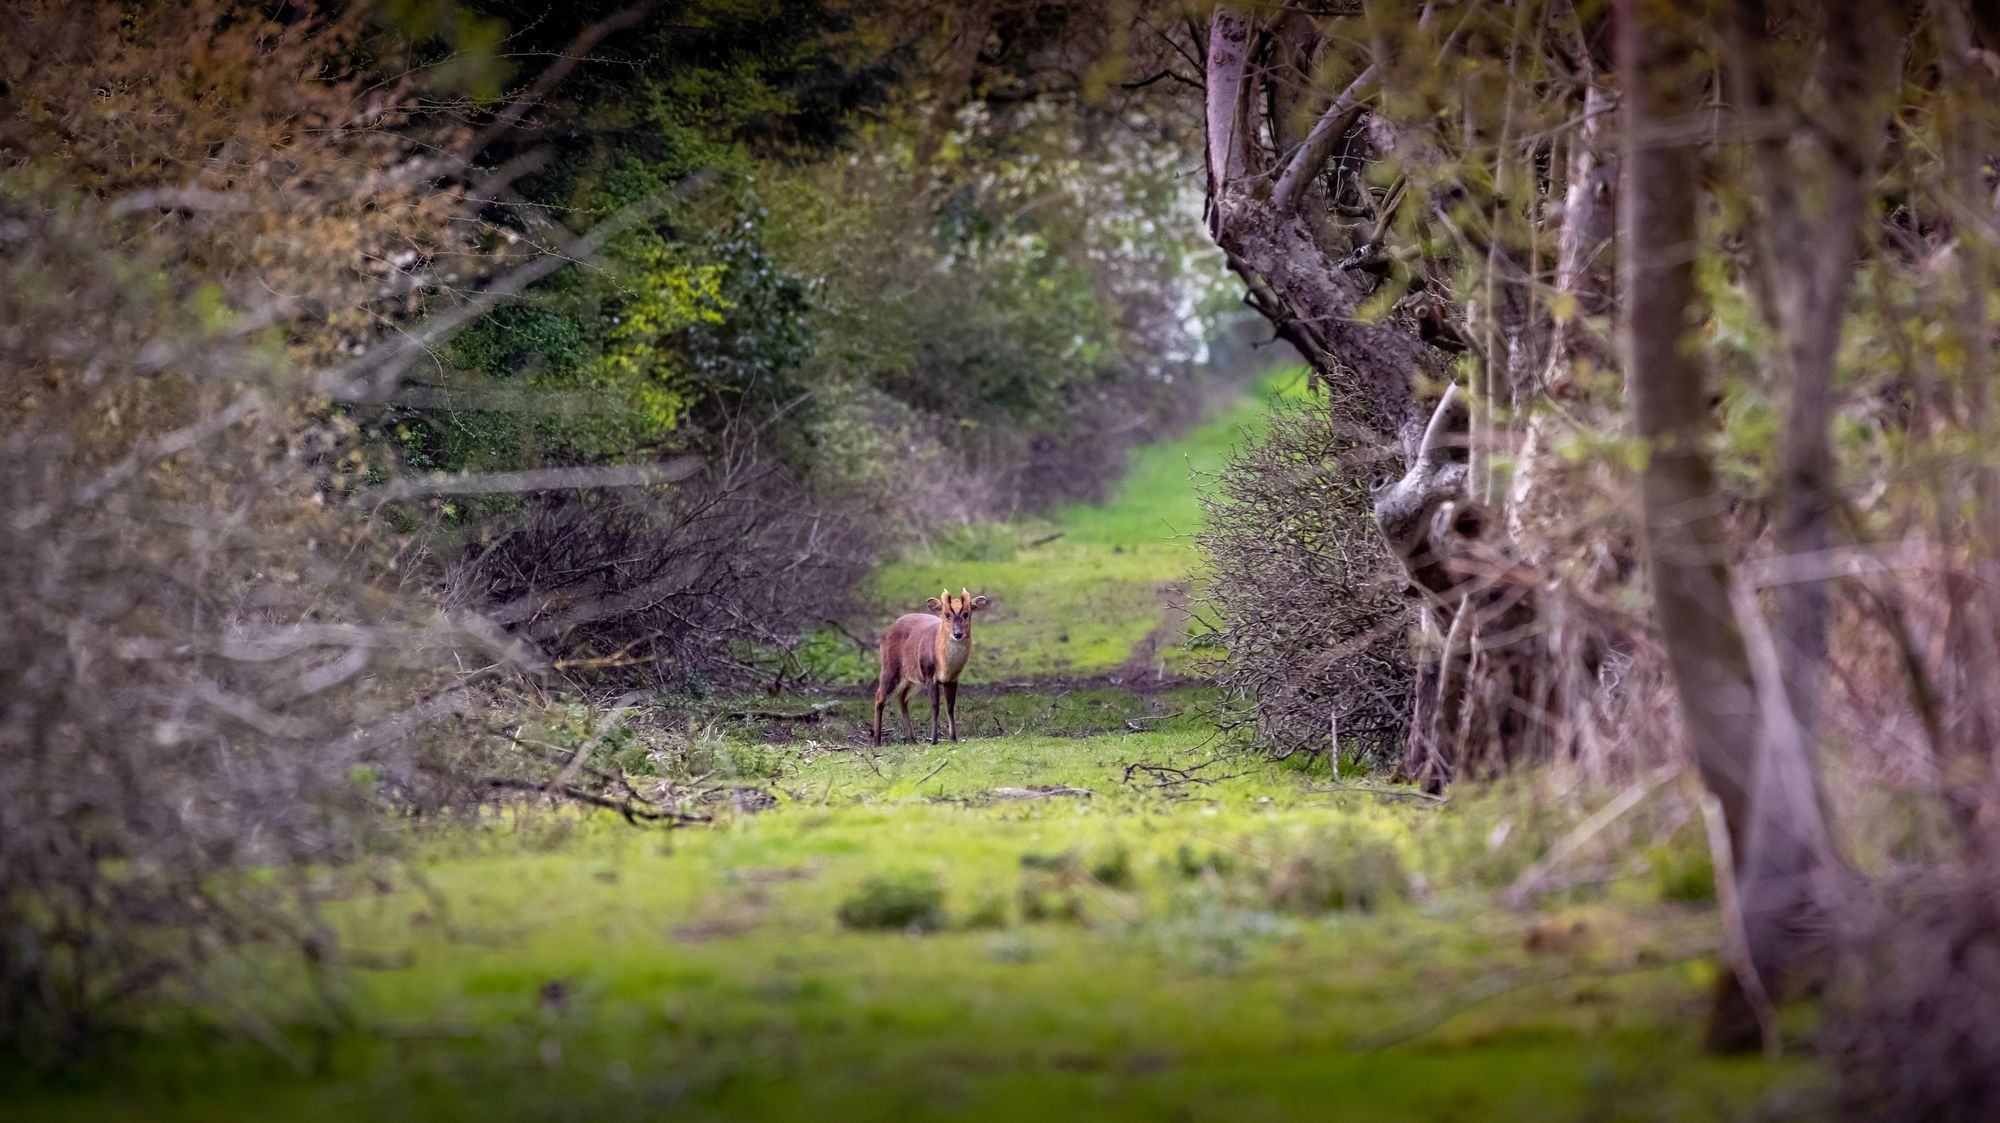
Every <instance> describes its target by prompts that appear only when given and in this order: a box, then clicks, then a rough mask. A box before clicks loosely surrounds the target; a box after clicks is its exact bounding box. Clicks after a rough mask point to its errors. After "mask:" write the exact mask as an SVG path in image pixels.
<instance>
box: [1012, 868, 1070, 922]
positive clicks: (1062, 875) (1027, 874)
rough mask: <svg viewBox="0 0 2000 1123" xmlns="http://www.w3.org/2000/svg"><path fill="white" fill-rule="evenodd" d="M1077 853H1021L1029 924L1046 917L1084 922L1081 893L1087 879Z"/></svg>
mask: <svg viewBox="0 0 2000 1123" xmlns="http://www.w3.org/2000/svg"><path fill="white" fill-rule="evenodd" d="M1084 876H1085V875H1084V871H1083V865H1082V863H1081V862H1079V861H1078V860H1077V855H1076V852H1075V851H1073V850H1064V851H1062V852H1060V853H1056V854H1036V853H1028V854H1023V855H1021V887H1020V890H1019V892H1018V894H1017V895H1018V897H1019V898H1020V906H1021V919H1022V920H1025V921H1027V922H1029V923H1031V924H1032V923H1036V922H1038V921H1043V920H1055V921H1080V920H1082V919H1083V915H1084V911H1083V899H1082V897H1081V896H1080V895H1079V894H1078V889H1079V886H1080V883H1081V882H1082V880H1083V878H1084Z"/></svg>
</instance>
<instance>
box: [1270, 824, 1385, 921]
mask: <svg viewBox="0 0 2000 1123" xmlns="http://www.w3.org/2000/svg"><path fill="white" fill-rule="evenodd" d="M1268 888H1269V891H1270V894H1271V903H1272V905H1273V906H1275V907H1276V908H1278V909H1281V910H1283V911H1286V912H1292V913H1301V914H1304V915H1308V916H1310V915H1317V914H1319V913H1325V912H1363V913H1367V912H1374V911H1376V910H1377V909H1379V908H1381V907H1383V906H1384V905H1387V904H1390V903H1393V902H1397V901H1402V900H1405V899H1407V898H1408V897H1409V892H1410V883H1409V879H1408V878H1407V877H1405V876H1404V874H1403V864H1402V861H1401V859H1399V858H1398V857H1397V855H1396V849H1395V847H1394V846H1392V845H1390V844H1389V842H1388V841H1387V840H1385V839H1383V838H1380V837H1378V836H1376V835H1374V834H1372V833H1369V832H1367V831H1363V830H1358V829H1354V828H1347V827H1343V828H1339V829H1335V830H1329V831H1323V832H1321V833H1320V834H1318V835H1317V836H1315V837H1313V838H1312V839H1311V840H1309V841H1308V842H1307V843H1306V844H1305V845H1303V846H1300V847H1299V848H1297V849H1296V850H1294V851H1293V852H1291V853H1290V854H1289V855H1287V856H1286V857H1284V858H1283V859H1282V860H1280V861H1279V862H1278V864H1277V866H1276V868H1275V869H1274V870H1273V871H1272V873H1271V876H1270V880H1269V882H1268Z"/></svg>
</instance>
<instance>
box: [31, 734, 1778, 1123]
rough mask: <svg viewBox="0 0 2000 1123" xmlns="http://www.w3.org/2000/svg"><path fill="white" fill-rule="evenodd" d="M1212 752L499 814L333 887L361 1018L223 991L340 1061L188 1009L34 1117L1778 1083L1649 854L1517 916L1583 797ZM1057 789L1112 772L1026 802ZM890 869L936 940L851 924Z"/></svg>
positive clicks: (1328, 1096) (1111, 743)
mask: <svg viewBox="0 0 2000 1123" xmlns="http://www.w3.org/2000/svg"><path fill="white" fill-rule="evenodd" d="M1190 742H1191V737H1190V733H1189V732H1188V731H1187V730H1183V729H1170V730H1167V731H1163V732H1149V733H1141V734H1133V733H1128V734H1123V735H1119V734H1107V735H1099V736H1091V737H1077V736H1065V735H1060V734H1054V733H1051V732H1050V731H1048V730H1041V729H1037V730H1032V731H1026V732H1020V733H1015V734H1011V735H1009V736H1007V737H1004V738H1000V737H996V738H982V739H978V740H970V741H966V742H963V743H961V744H960V745H958V746H956V747H952V746H949V745H946V746H939V747H935V748H933V747H931V746H928V745H919V746H903V745H895V746H886V747H884V748H883V749H881V750H874V749H869V748H861V747H853V746H848V745H845V744H839V745H834V744H821V743H817V742H811V741H798V742H793V743H790V744H788V745H785V746H781V747H780V748H781V749H782V750H783V751H782V753H781V754H780V756H781V759H782V764H781V765H780V767H779V768H778V769H777V772H776V777H775V779H774V781H773V784H772V786H773V788H774V790H776V791H777V792H779V793H780V798H781V801H782V802H781V804H780V806H779V807H778V808H776V809H774V810H771V811H767V812H764V813H762V814H755V815H752V814H728V815H726V816H725V819H724V821H723V822H722V823H720V824H718V825H716V826H713V827H710V828H704V829H699V830H690V831H683V832H677V833H662V832H640V831H634V830H632V829H630V828H627V827H625V826H623V825H622V824H618V823H616V822H615V821H613V820H611V819H610V818H608V817H604V816H579V815H572V814H553V813H549V812H546V811H523V812H520V813H511V814H507V815H500V816H495V817H494V818H493V819H491V820H490V821H489V822H487V823H486V824H484V825H483V826H481V827H479V828H477V829H469V830H461V831H458V832H455V833H453V834H452V835H450V836H448V837H446V838H442V839H434V840H429V841H427V842H425V843H423V844H421V845H420V846H418V847H417V848H416V850H415V852H414V857H415V859H416V862H417V866H418V869H419V870H420V871H421V872H422V874H423V876H424V878H425V880H426V881H428V882H429V884H430V886H431V889H432V892H431V893H430V894H424V893H417V892H413V891H409V890H399V891H392V892H386V893H384V892H378V891H375V890H373V889H371V888H369V887H368V886H367V885H366V883H365V882H360V881H357V882H355V883H353V884H345V883H343V884H341V885H340V886H339V887H338V888H339V889H340V890H341V891H342V892H343V893H345V894H347V895H344V896H341V899H338V900H335V901H333V902H332V903H330V904H329V905H328V906H327V917H328V919H329V921H330V922H331V923H333V924H334V925H335V926H336V927H337V928H338V929H340V930H341V932H342V933H343V935H344V936H345V938H346V940H347V942H348V944H349V946H351V947H354V948H357V949H363V950H365V951H367V952H368V953H369V954H370V955H371V956H373V957H374V958H375V959H376V960H377V961H379V962H382V963H388V964H393V965H394V967H393V969H389V970H361V971H355V972H352V973H351V974H350V976H349V977H348V978H347V980H346V981H345V982H344V984H343V985H342V989H341V1001H342V1004H343V1006H344V1007H345V1008H346V1009H347V1010H349V1011H350V1012H351V1014H352V1016H353V1018H354V1023H353V1025H352V1026H351V1027H350V1028H348V1029H345V1030H341V1031H338V1032H335V1033H333V1034H332V1035H330V1036H324V1037H322V1036H317V1035H316V1034H315V1033H313V1032H310V1031H308V1030H307V1029H305V1028H304V1027H305V1026H306V1025H308V1024H309V1012H310V1011H311V1010H313V1009H314V1003H313V1001H312V1000H311V999H310V997H309V996H308V994H307V993H306V992H305V990H304V988H303V984H302V982H301V981H299V980H296V979H289V978H288V977H287V976H284V975H278V976H275V981H274V978H273V977H265V976H258V977H254V978H253V977H247V976H246V977H243V978H240V979H228V978H219V979H217V980H216V982H217V984H218V985H220V986H223V987H225V988H236V989H237V990H238V992H239V993H240V992H246V991H247V992H250V993H256V994H260V995H262V996H263V998H262V999H261V1000H260V1002H259V1005H261V1006H263V1007H264V1008H265V1009H266V1010H267V1011H268V1012H270V1013H272V1014H274V1015H275V1016H276V1017H277V1019H278V1021H279V1023H280V1024H285V1025H292V1026H295V1027H298V1028H294V1029H293V1030H291V1031H290V1033H289V1037H290V1039H291V1040H292V1041H293V1042H294V1044H295V1046H296V1048H297V1049H298V1050H299V1053H300V1055H301V1056H302V1057H304V1058H307V1059H308V1063H309V1064H316V1065H318V1066H319V1068H318V1070H317V1071H311V1070H310V1069H309V1070H308V1071H307V1072H306V1073H303V1074H301V1073H299V1072H296V1071H293V1070H291V1069H290V1068H289V1067H287V1066H286V1065H285V1064H284V1063H282V1062H280V1061H279V1060H278V1059H277V1058H276V1057H274V1056H273V1055H271V1054H269V1053H268V1052H263V1051H260V1050H259V1049H258V1048H257V1047H253V1046H232V1047H229V1048H226V1049H221V1050H219V1051H218V1049H217V1047H216V1045H215V1044H214V1043H213V1042H211V1041H208V1040H206V1039H205V1038H203V1037H201V1036H200V1035H197V1034H187V1035H182V1036H179V1037H170V1038H169V1039H168V1044H166V1045H154V1046H152V1047H150V1048H148V1049H145V1050H141V1051H137V1052H135V1053H134V1054H133V1055H131V1056H129V1057H127V1058H126V1059H125V1060H124V1062H123V1063H124V1065H125V1066H127V1067H125V1068H124V1070H123V1071H121V1072H119V1074H118V1075H117V1076H116V1077H115V1078H113V1079H110V1080H92V1081H80V1082H77V1083H72V1084H69V1085H58V1086H55V1087H50V1088H43V1089H40V1090H38V1091H36V1092H34V1093H33V1094H32V1095H28V1094H26V1092H25V1090H23V1089H18V1088H17V1089H10V1090H9V1094H10V1098H12V1099H13V1100H14V1102H15V1103H16V1104H17V1106H19V1107H21V1108H23V1113H22V1114H20V1115H17V1116H14V1117H16V1118H36V1119H94V1118H107V1117H110V1116H111V1115H112V1114H115V1115H116V1116H118V1117H121V1118H158V1119H215V1120H220V1119H262V1118H270V1117H282V1118H292V1119H300V1120H314V1119H342V1118H353V1117H371V1118H385V1119H402V1118H410V1119H419V1118H439V1117H471V1116H473V1115H478V1116H481V1117H484V1118H509V1119H511V1118H549V1119H567V1118H578V1119H583V1118H589V1119H623V1118H651V1117H657V1116H658V1115H659V1114H661V1113H667V1114H671V1115H673V1116H675V1117H680V1118H695V1119H745V1118H770V1119H779V1118H794V1117H797V1116H799V1115H800V1114H801V1113H804V1112H806V1111H808V1110H811V1111H812V1112H813V1113H815V1114H818V1115H824V1116H826V1117H830V1118H886V1117H897V1118H918V1119H930V1118H947V1117H950V1118H967V1117H970V1118H988V1119H1012V1118H1024V1117H1030V1116H1040V1115H1046V1114H1047V1113H1050V1112H1056V1113H1058V1114H1061V1115H1065V1116H1085V1115H1087V1116H1090V1117H1093V1118H1095V1117H1109V1118H1132V1119H1157V1118H1160V1117H1162V1116H1163V1115H1166V1114H1169V1113H1170V1112H1173V1111H1182V1112H1184V1113H1186V1117H1192V1118H1220V1117H1224V1116H1227V1117H1230V1118H1253V1119H1254V1118H1296V1117H1301V1116H1303V1115H1306V1114H1308V1113H1319V1112H1323V1111H1324V1110H1325V1109H1326V1105H1327V1103H1328V1102H1329V1100H1337V1101H1338V1102H1340V1103H1342V1104H1344V1105H1346V1106H1347V1107H1348V1108H1351V1109H1352V1114H1351V1115H1350V1116H1349V1117H1352V1118H1368V1119H1400V1118H1407V1119H1428V1118H1440V1117H1457V1118H1529V1117H1536V1118H1547V1117H1556V1118H1585V1117H1588V1118H1631V1119H1664V1118H1685V1117H1697V1116H1705V1115H1708V1114H1710V1113H1712V1112H1714V1111H1716V1110H1719V1109H1720V1108H1723V1107H1727V1106H1730V1105H1740V1104H1741V1103H1743V1102H1744V1101H1745V1099H1746V1098H1747V1097H1748V1096H1749V1095H1750V1094H1751V1093H1752V1092H1754V1091H1756V1090H1757V1089H1759V1088H1760V1087H1762V1086H1763V1085H1764V1084H1765V1083H1766V1082H1768V1081H1769V1080H1770V1079H1771V1077H1772V1075H1773V1073H1772V1070H1770V1069H1769V1068H1768V1067H1767V1066H1765V1065H1763V1064H1762V1062H1743V1061H1735V1062H1722V1061H1713V1060H1700V1059H1697V1057H1696V1054H1695V1049H1694V1029H1693V1026H1694V1025H1695V1023H1696V1018H1695V1015H1697V1013H1698V1011H1699V1009H1700V1006H1701V998H1702V995H1703V993H1704V987H1705V985H1706V983H1707V981H1708V978H1709V968H1708V967H1707V966H1706V965H1705V963H1704V962H1703V961H1702V960H1701V959H1699V958H1691V956H1697V955H1698V954H1699V953H1701V952H1703V951H1704V950H1705V949H1707V948H1708V947H1709V946H1710V945H1711V944H1712V941H1713V939H1714V931H1713V924H1712V922H1711V920H1710V918H1709V916H1708V913H1707V911H1706V910H1705V909H1703V908H1700V907H1698V906H1688V905H1681V904H1676V903H1673V902H1671V901H1665V900H1662V899H1661V898H1662V896H1663V893H1662V892H1661V890H1660V888H1659V884H1658V882H1657V881H1656V880H1654V879H1648V878H1645V877H1639V878H1636V879H1633V880H1631V881H1629V882H1623V883H1619V884H1617V885H1615V886H1614V887H1612V888H1611V889H1609V890H1601V891H1593V892H1590V893H1585V894H1573V895H1570V896H1568V897H1566V898H1563V899H1561V900H1559V901H1558V902H1557V904H1556V905H1555V906H1554V907H1552V908H1550V909H1547V910H1545V911H1542V912H1535V913H1519V914H1516V913H1508V912H1505V911H1500V910H1495V909H1494V908H1493V901H1492V898H1491V890H1492V888H1493V887H1495V886H1499V885H1503V884H1505V883H1507V882H1508V881H1511V880H1512V879H1513V878H1514V877H1515V876H1517V875H1518V874H1519V872H1520V870H1521V869H1523V868H1525V865H1526V864H1527V862H1528V861H1530V860H1531V859H1532V857H1533V855H1534V854H1536V853H1537V852H1539V851H1540V850H1541V849H1543V848H1545V847H1546V845H1547V843H1548V841H1549V838H1550V836H1551V835H1552V834H1553V832H1555V831H1556V830H1557V829H1559V828H1560V827H1562V826H1564V825H1565V824H1567V823H1569V822H1572V821H1573V816H1571V815H1570V814H1568V813H1565V812H1563V811H1561V810H1559V809H1557V808H1555V807H1547V808H1544V809H1543V811H1542V812H1541V813H1537V812H1536V811H1534V810H1528V811H1522V810H1520V809H1519V808H1520V806H1521V800H1520V799H1518V798H1506V799H1502V798H1500V797H1498V796H1497V795H1496V796H1494V797H1492V798H1488V799H1484V800H1479V799H1471V800H1468V801H1467V802H1466V803H1465V804H1464V805H1463V806H1447V807H1436V806H1433V805H1431V804H1429V803H1427V802H1424V801H1420V800H1411V799H1407V798H1399V797H1395V796H1386V797H1385V796H1381V795H1376V794H1372V793H1367V792H1356V791H1349V790H1329V789H1331V788H1333V786H1334V784H1335V783H1336V781H1335V779H1334V778H1333V777H1331V776H1330V775H1328V774H1327V773H1326V772H1325V770H1324V768H1323V767H1318V768H1297V767H1286V766H1284V765H1276V764H1270V763H1263V762H1257V763H1252V762H1246V761H1245V760H1244V759H1243V758H1241V757H1239V756H1236V755H1233V754H1231V753H1229V752H1228V751H1227V747H1226V746H1221V745H1210V746H1208V747H1205V748H1196V747H1193V746H1192V745H1191V743H1190ZM1134 762H1151V763H1155V764H1159V765H1163V766H1166V767H1170V768H1177V769H1183V770H1187V769H1192V770H1193V775H1195V776H1196V777H1202V778H1212V781H1211V782H1206V783H1203V782H1193V783H1177V782H1175V780H1176V776H1177V775H1178V774H1177V773H1168V772H1156V773H1146V772H1139V773H1137V774H1135V775H1134V776H1133V777H1132V779H1131V780H1130V782H1128V781H1127V766H1128V765H1130V764H1132V763H1134ZM1037 787H1060V788H1069V789H1082V790H1087V791H1089V792H1090V793H1092V794H1090V795H1062V796H1053V797H1049V798H1043V799H1024V798H1009V795H1010V794H1012V793H1010V792H1009V791H1007V789H1017V790H1018V789H1033V788H1037ZM1502 808H1514V810H1511V811H1504V812H1503V811H1502ZM1502 822H1505V823H1507V824H1508V825H1509V828H1510V829H1509V830H1508V831H1507V832H1506V833H1507V834H1508V836H1510V838H1509V843H1508V844H1507V845H1502V846H1497V847H1496V846H1489V845H1488V840H1489V839H1491V838H1492V837H1493V836H1494V834H1495V832H1496V830H1497V829H1498V828H1499V825H1500V824H1501V823H1502ZM885 884H886V885H888V886H890V887H891V889H894V888H895V887H898V886H905V887H907V886H916V887H919V888H920V889H927V890H930V891H933V892H935V894H936V898H935V903H936V906H937V909H938V911H939V913H940V914H941V915H939V916H937V918H936V921H935V926H936V930H932V931H921V932H920V931H919V929H922V928H930V927H933V924H932V923H931V922H926V923H924V924H921V925H905V924H899V923H893V922H892V923H890V924H889V925H888V926H887V927H886V928H877V927H873V926H869V925H867V924H866V923H864V924H863V925H862V926H860V927H855V926H852V925H851V924H849V923H843V916H844V915H845V916H847V917H848V918H849V919H850V920H851V919H852V918H853V917H855V916H856V915H861V916H863V917H864V920H865V916H866V910H867V909H868V908H871V907H874V908H880V907H882V905H881V898H883V897H884V890H883V886H884V885H885ZM329 888H330V889H331V888H333V887H331V886H330V887H329ZM332 895H336V896H340V894H339V893H335V894H332ZM890 896H891V898H892V900H891V903H892V904H893V903H894V901H893V894H890ZM440 902H442V907H441V905H440ZM1536 980H1540V981H1539V982H1537V981H1536ZM1516 987H1518V988H1519V989H1508V988H1516ZM1495 989H1502V990H1505V993H1502V994H1499V995H1498V996H1496V997H1493V998H1492V999H1491V1000H1489V1001H1484V1002H1482V1001H1479V999H1480V997H1481V996H1482V995H1485V994H1487V993H1488V992H1489V991H1492V990H1495ZM1447 1015H1448V1016H1447ZM1378 1044H1380V1045H1383V1046H1385V1047H1384V1048H1380V1049H1376V1048H1374V1046H1376V1045H1378ZM1665 1058H1675V1059H1676V1063H1674V1064H1671V1065H1669V1064H1664V1063H1662V1062H1663V1059H1665ZM468 1097H469V1098H468ZM475 1105H476V1109H475Z"/></svg>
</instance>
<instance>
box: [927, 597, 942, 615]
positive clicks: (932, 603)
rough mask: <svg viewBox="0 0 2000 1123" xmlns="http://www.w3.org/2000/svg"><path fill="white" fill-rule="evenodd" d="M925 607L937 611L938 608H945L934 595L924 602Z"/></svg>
mask: <svg viewBox="0 0 2000 1123" xmlns="http://www.w3.org/2000/svg"><path fill="white" fill-rule="evenodd" d="M924 607H925V608H928V609H930V610H931V611H932V612H936V611H937V610H938V609H940V608H943V607H944V605H943V604H941V603H939V602H938V599H937V598H936V597H932V598H931V599H929V600H927V601H925V602H924Z"/></svg>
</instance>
